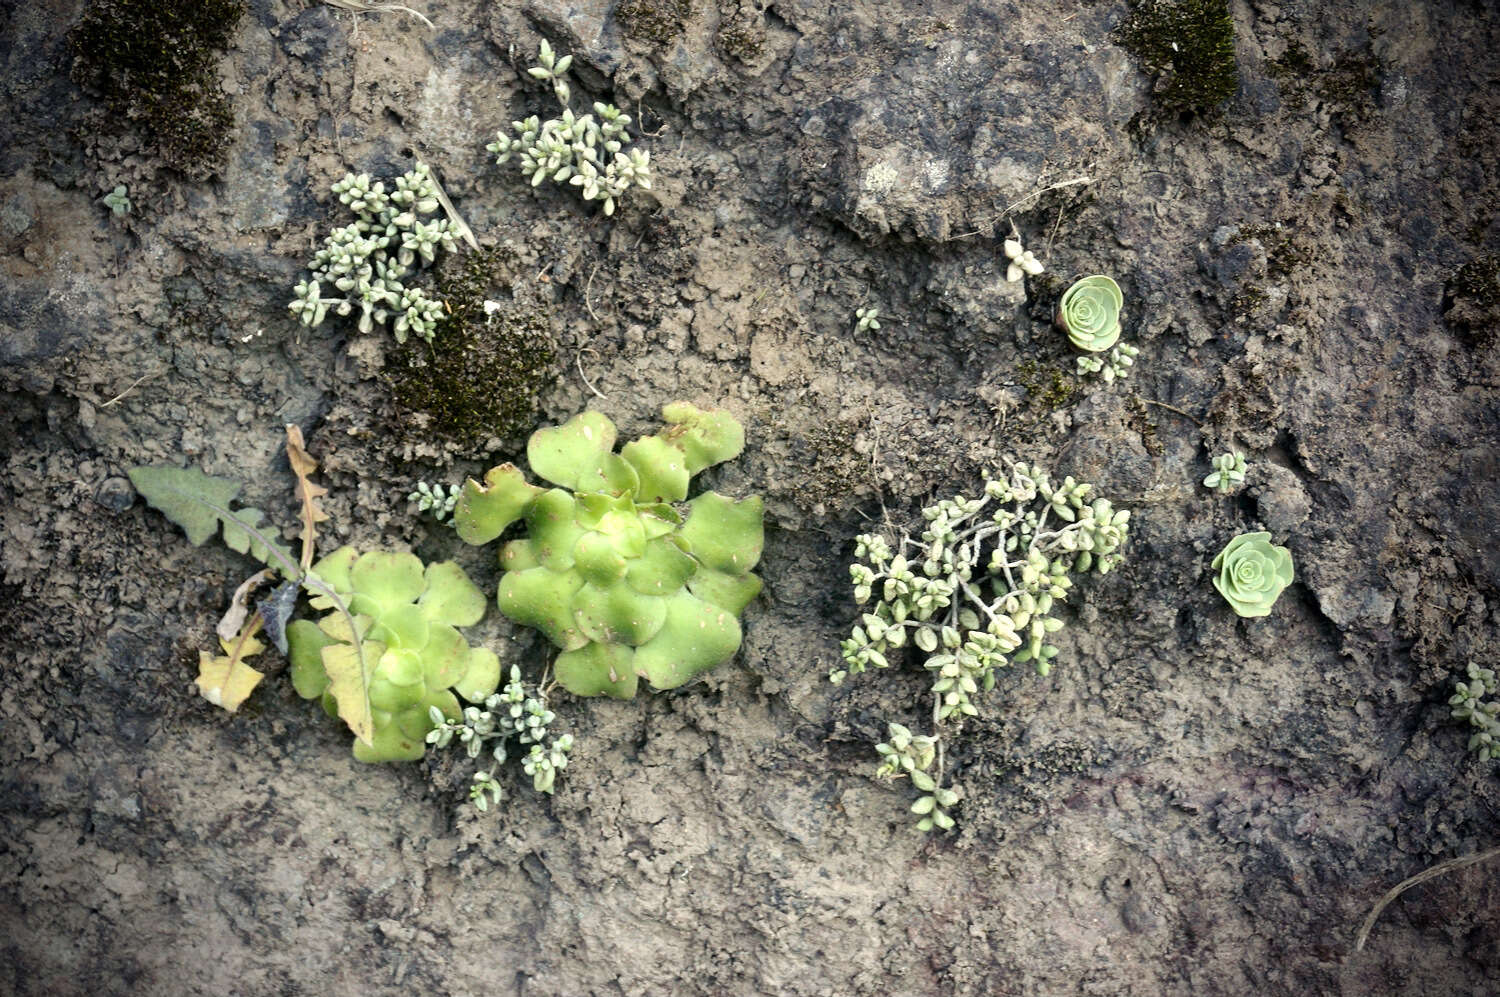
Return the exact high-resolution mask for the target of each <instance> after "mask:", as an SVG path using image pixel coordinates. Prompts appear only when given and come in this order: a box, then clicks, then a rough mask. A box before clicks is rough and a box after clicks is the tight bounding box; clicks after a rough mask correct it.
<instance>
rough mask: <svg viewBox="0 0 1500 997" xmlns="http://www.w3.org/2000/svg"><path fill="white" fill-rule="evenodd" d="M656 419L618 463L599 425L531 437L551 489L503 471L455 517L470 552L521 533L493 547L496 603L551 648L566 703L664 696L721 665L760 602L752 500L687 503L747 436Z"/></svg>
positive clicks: (467, 490)
mask: <svg viewBox="0 0 1500 997" xmlns="http://www.w3.org/2000/svg"><path fill="white" fill-rule="evenodd" d="M662 416H663V419H664V420H665V421H666V422H667V427H666V428H665V429H663V430H662V431H661V432H660V433H657V434H656V435H654V436H645V437H641V438H640V439H637V440H634V441H632V442H630V443H627V444H626V445H625V446H623V447H622V448H621V449H620V451H619V452H618V453H617V452H615V450H614V445H615V439H616V430H615V425H614V423H612V422H611V421H610V420H609V419H608V418H606V417H605V416H604V415H602V414H600V413H598V412H583V413H580V414H579V415H576V416H574V417H573V418H572V419H569V420H568V421H567V422H566V423H564V424H563V425H561V426H556V427H552V428H547V429H541V430H538V431H537V432H536V433H534V434H532V437H531V439H530V441H529V442H528V443H527V447H526V456H527V460H528V461H529V463H530V464H531V469H532V471H533V472H535V473H536V474H537V475H538V476H539V477H541V478H543V479H544V480H546V481H549V482H551V483H552V484H554V485H556V486H557V487H554V488H550V489H548V488H542V487H539V486H537V485H533V484H531V483H530V482H528V481H527V480H526V478H525V476H524V475H523V474H522V473H521V472H520V470H518V469H517V468H515V467H514V466H512V465H510V464H503V465H501V466H499V467H495V468H492V469H491V470H490V471H489V472H488V473H487V474H486V475H485V480H484V483H483V484H480V483H479V482H476V481H473V480H472V479H471V480H469V481H468V482H466V483H465V484H464V491H463V495H462V496H461V497H460V499H459V502H458V506H457V508H456V509H455V510H454V525H455V527H456V528H457V530H458V535H459V536H460V537H462V538H463V539H464V540H466V541H468V542H469V543H473V544H483V543H488V542H489V541H491V540H494V539H496V538H498V537H499V536H500V534H501V533H503V532H504V531H505V530H506V529H507V528H508V527H509V526H510V525H511V524H512V523H515V522H518V521H519V522H523V523H524V524H525V526H526V536H525V537H523V538H521V539H518V540H513V541H510V542H509V543H506V544H504V545H503V546H502V547H501V550H500V566H501V567H502V568H503V569H504V570H505V574H504V575H503V576H502V577H501V580H500V588H499V593H498V597H497V601H498V602H499V605H500V609H501V611H502V612H503V613H505V615H506V616H508V617H510V618H511V619H512V620H514V621H516V622H517V623H524V624H526V625H528V626H532V627H535V628H536V629H538V630H540V631H541V632H542V633H543V634H545V635H546V636H547V638H548V639H549V640H550V641H552V643H553V644H554V645H556V647H557V648H558V649H559V650H560V651H561V653H560V654H559V655H558V657H557V662H556V665H555V672H556V675H557V679H558V681H559V682H561V683H562V685H563V686H564V687H565V688H567V689H568V690H569V691H570V692H573V693H575V694H576V695H580V696H599V695H604V696H612V697H615V698H617V699H628V698H630V697H631V696H633V695H635V692H636V688H637V684H638V680H639V679H640V678H645V679H646V680H647V681H649V682H650V683H651V684H652V685H653V686H655V687H656V688H658V689H673V688H676V687H678V686H680V685H682V684H684V683H686V682H688V681H689V680H691V679H692V678H694V677H696V676H697V675H699V674H701V673H703V672H705V671H707V670H709V669H710V668H713V667H715V666H717V665H720V664H722V663H723V662H725V661H727V660H729V659H730V658H731V657H733V656H734V653H735V652H736V651H737V650H738V649H739V646H740V640H741V631H740V625H739V619H738V617H739V615H740V613H741V612H742V611H743V610H744V608H745V606H746V605H748V604H749V603H750V601H751V600H752V599H754V598H755V597H756V595H758V594H759V593H760V588H761V581H760V579H759V578H758V577H757V576H756V575H754V574H753V573H752V569H753V568H754V567H755V565H756V563H757V562H758V561H759V560H760V554H761V548H762V546H763V544H764V527H763V523H762V519H763V510H762V503H761V500H760V498H759V497H751V498H747V499H741V500H738V501H736V500H733V499H730V498H726V497H725V496H723V495H720V494H718V493H717V492H712V491H709V492H704V493H702V494H700V495H698V496H697V497H696V498H693V499H692V500H690V501H689V500H688V498H687V495H688V485H689V482H690V481H691V479H692V477H693V476H694V475H696V474H697V473H698V472H699V471H702V470H703V469H704V468H707V467H710V466H712V465H714V464H718V463H721V462H723V461H726V460H729V459H731V458H733V457H735V456H738V455H739V453H740V451H741V450H743V449H744V445H745V434H744V429H743V428H742V427H741V426H740V424H739V423H738V422H737V421H736V420H735V419H734V418H733V417H732V416H730V415H729V414H728V413H726V412H720V411H705V410H702V409H699V408H697V407H696V406H694V405H692V404H690V403H687V402H677V403H674V404H671V405H668V406H666V407H665V408H664V409H663V410H662ZM679 506H680V508H679ZM683 510H685V514H684V511H683Z"/></svg>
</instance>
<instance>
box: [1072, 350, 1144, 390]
mask: <svg viewBox="0 0 1500 997" xmlns="http://www.w3.org/2000/svg"><path fill="white" fill-rule="evenodd" d="M1140 352H1141V351H1140V350H1139V349H1138V348H1136V347H1134V346H1131V345H1130V344H1129V343H1117V344H1116V345H1115V347H1114V348H1113V349H1111V350H1110V351H1109V352H1108V353H1106V354H1102V355H1101V354H1098V353H1085V354H1083V355H1082V356H1080V357H1079V358H1078V368H1077V370H1078V376H1079V377H1090V376H1092V375H1095V374H1097V375H1099V377H1100V378H1101V379H1102V380H1103V381H1104V383H1105V384H1113V383H1114V381H1115V379H1116V378H1125V377H1129V376H1130V369H1131V368H1132V367H1133V366H1135V358H1136V357H1137V356H1139V355H1140Z"/></svg>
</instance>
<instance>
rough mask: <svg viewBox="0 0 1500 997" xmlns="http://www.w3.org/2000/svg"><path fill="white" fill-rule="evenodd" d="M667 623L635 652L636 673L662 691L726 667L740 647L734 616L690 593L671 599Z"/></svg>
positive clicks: (679, 593)
mask: <svg viewBox="0 0 1500 997" xmlns="http://www.w3.org/2000/svg"><path fill="white" fill-rule="evenodd" d="M666 610H667V611H666V621H665V622H664V623H663V625H662V628H661V629H660V630H659V631H658V632H657V634H656V636H654V637H652V638H651V639H650V640H648V641H647V642H646V643H644V644H642V645H641V646H640V647H638V648H636V650H635V661H634V666H635V671H636V674H637V675H642V676H644V677H645V678H646V679H647V681H649V682H650V683H651V684H652V685H654V686H655V687H656V688H658V689H675V688H677V687H678V686H680V685H682V684H683V683H685V682H687V681H689V680H690V679H693V678H696V677H697V676H698V675H700V674H702V673H703V672H706V671H708V670H709V669H710V668H714V667H716V666H718V665H721V664H723V663H724V662H726V661H728V660H729V659H730V658H732V657H733V656H734V652H735V651H738V650H739V647H740V636H741V635H740V624H739V620H737V619H735V616H734V614H733V613H731V612H729V611H728V610H725V609H721V608H720V607H718V606H715V605H713V604H712V603H708V602H704V601H703V600H702V599H699V598H698V597H696V596H694V595H692V594H690V593H688V592H678V593H677V594H676V595H672V596H668V597H667V607H666Z"/></svg>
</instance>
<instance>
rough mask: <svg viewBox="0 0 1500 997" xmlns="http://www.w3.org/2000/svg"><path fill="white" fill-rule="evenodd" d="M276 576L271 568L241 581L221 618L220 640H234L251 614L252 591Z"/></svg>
mask: <svg viewBox="0 0 1500 997" xmlns="http://www.w3.org/2000/svg"><path fill="white" fill-rule="evenodd" d="M275 577H276V572H274V571H272V570H271V569H270V568H266V569H264V570H262V571H257V572H256V573H255V574H253V575H251V576H250V577H249V578H246V579H245V580H244V581H243V582H241V583H240V587H239V588H237V589H235V590H234V597H233V598H232V599H230V600H229V608H228V609H226V610H225V611H224V616H223V618H221V619H220V620H219V625H218V627H217V628H216V629H217V631H218V634H219V640H221V641H232V640H234V639H235V636H236V635H237V634H238V633H239V632H240V628H241V627H243V626H244V625H245V618H246V617H248V616H249V615H250V606H249V600H250V593H252V592H254V591H255V590H256V589H258V588H260V587H261V586H262V585H264V584H265V583H266V582H268V581H270V580H271V579H273V578H275Z"/></svg>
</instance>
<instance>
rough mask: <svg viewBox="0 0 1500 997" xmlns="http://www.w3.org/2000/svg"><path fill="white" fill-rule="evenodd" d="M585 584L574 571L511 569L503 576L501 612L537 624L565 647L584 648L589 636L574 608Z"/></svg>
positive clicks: (550, 637)
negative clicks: (578, 620)
mask: <svg viewBox="0 0 1500 997" xmlns="http://www.w3.org/2000/svg"><path fill="white" fill-rule="evenodd" d="M583 584H584V582H583V578H582V577H581V576H580V575H579V574H578V573H577V572H574V571H553V570H552V569H550V568H546V567H540V568H529V569H527V570H525V571H507V572H506V573H505V574H504V575H502V576H501V578H500V593H499V597H498V601H499V603H500V611H501V612H502V613H504V614H505V615H506V616H508V617H510V618H511V619H512V620H514V621H516V622H517V623H523V624H525V625H526V626H529V627H536V628H537V629H538V630H540V631H541V632H542V633H544V634H546V635H547V639H548V640H550V641H552V643H554V644H556V645H557V646H558V647H560V648H562V649H563V650H571V649H573V648H577V647H582V646H583V645H584V644H586V643H588V638H587V637H585V636H583V634H582V632H581V631H579V629H578V624H577V622H576V621H575V620H574V619H573V612H572V609H571V607H572V605H573V596H574V595H575V594H576V593H577V592H578V590H579V589H581V588H583Z"/></svg>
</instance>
